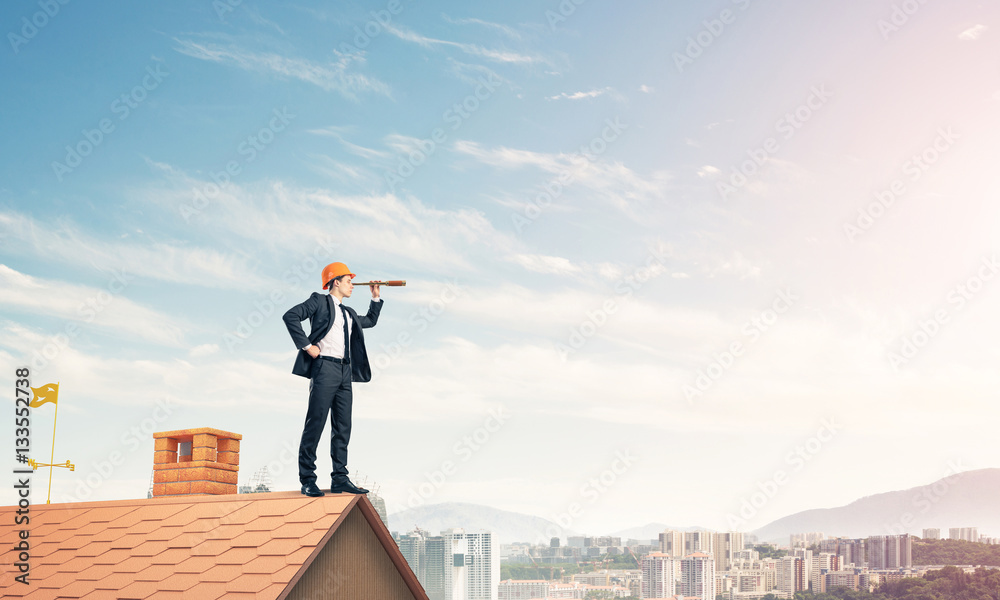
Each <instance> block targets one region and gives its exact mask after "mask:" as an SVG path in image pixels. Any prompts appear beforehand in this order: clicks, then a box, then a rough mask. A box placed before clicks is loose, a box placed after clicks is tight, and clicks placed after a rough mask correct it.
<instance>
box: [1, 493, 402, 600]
mask: <svg viewBox="0 0 1000 600" xmlns="http://www.w3.org/2000/svg"><path fill="white" fill-rule="evenodd" d="M361 502H364V503H366V504H367V503H368V500H367V499H365V498H363V497H361V496H354V495H350V494H330V495H327V496H324V497H321V498H309V497H306V496H303V495H302V494H300V493H298V492H277V493H270V494H243V495H235V494H234V495H225V496H182V497H164V498H152V499H148V500H121V501H113V502H87V503H71V504H50V505H38V506H32V507H31V512H30V518H31V522H30V524H29V525H28V526H27V527H28V529H29V531H30V537H29V538H28V540H29V542H30V544H31V550H30V552H31V561H30V564H31V571H30V576H29V581H30V582H31V585H30V586H26V585H24V584H21V583H19V582H17V581H15V580H14V575H16V574H17V573H16V569H14V568H13V566H12V565H11V563H12V562H14V561H13V560H11V559H10V557H11V556H13V554H12V553H11V552H9V551H5V552H4V563H5V564H4V574H3V577H2V579H0V596H2V597H4V598H29V599H30V598H55V597H59V598H81V599H82V598H87V599H90V598H134V599H145V598H155V599H156V600H162V599H169V598H181V597H182V596H183V597H185V598H198V599H199V600H211V599H215V598H255V599H262V600H275V599H277V598H278V596H279V595H280V594H281V593H282V592H283V591H284V590H286V588H289V584H293V583H295V582H296V581H298V579H299V578H300V577H301V576H302V574H303V573H304V572H305V570H306V568H308V567H309V565H310V564H311V562H312V560H313V559H314V558H315V556H316V555H317V554H318V553H319V550H320V549H321V547H322V545H323V544H325V543H326V541H327V540H329V539H330V536H331V535H332V534H333V532H334V531H335V530H336V527H337V526H338V525H339V524H340V523H341V522H342V520H343V518H344V517H345V516H346V515H347V513H348V511H350V510H351V509H353V508H354V507H355V505H356V504H358V503H361ZM368 506H370V504H369V505H368ZM16 508H17V507H11V506H7V507H0V524H2V525H0V547H2V548H7V549H10V548H13V547H14V546H16V545H17V543H18V533H19V530H20V528H21V526H16V525H13V523H14V513H15V510H16ZM362 512H363V513H364V512H367V511H364V510H363V511H362ZM370 514H372V515H374V509H372V510H371V511H370ZM374 518H375V519H376V520H377V517H374ZM379 528H380V529H381V531H376V533H377V535H378V536H379V539H380V540H381V541H382V542H383V545H385V544H386V543H387V542H386V540H387V539H388V543H391V542H392V540H391V538H387V537H386V536H388V532H387V531H385V530H384V527H382V526H381V524H379ZM396 555H398V556H396ZM390 556H393V560H394V562H396V561H398V560H402V555H400V554H399V551H398V550H397V549H393V552H390ZM397 566H398V563H397ZM57 591H58V593H57ZM110 591H114V592H115V593H113V594H112V593H110Z"/></svg>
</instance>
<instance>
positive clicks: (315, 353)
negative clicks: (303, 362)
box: [306, 344, 319, 358]
mask: <svg viewBox="0 0 1000 600" xmlns="http://www.w3.org/2000/svg"><path fill="white" fill-rule="evenodd" d="M306 354H308V355H309V356H311V357H313V358H318V357H319V346H317V345H315V344H314V345H312V346H308V347H307V348H306Z"/></svg>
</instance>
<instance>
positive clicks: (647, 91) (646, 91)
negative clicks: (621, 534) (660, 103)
mask: <svg viewBox="0 0 1000 600" xmlns="http://www.w3.org/2000/svg"><path fill="white" fill-rule="evenodd" d="M639 91H640V92H642V93H643V94H652V93H653V88H651V87H649V86H648V85H646V84H642V85H640V86H639Z"/></svg>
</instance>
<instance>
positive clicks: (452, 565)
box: [398, 529, 500, 600]
mask: <svg viewBox="0 0 1000 600" xmlns="http://www.w3.org/2000/svg"><path fill="white" fill-rule="evenodd" d="M398 544H399V549H400V551H401V552H402V554H403V557H404V558H406V562H407V563H408V564H409V565H410V568H411V569H412V570H413V572H414V574H416V576H417V579H418V580H419V581H420V584H421V585H422V586H423V587H424V590H425V591H426V592H427V596H428V597H429V598H430V599H431V600H497V593H498V591H497V590H498V586H499V583H500V553H499V549H498V547H497V544H496V541H495V539H494V537H493V534H492V533H491V532H483V533H466V532H465V531H464V530H462V529H448V530H446V531H444V532H442V533H441V535H437V536H431V535H428V534H427V532H426V531H421V530H416V531H412V532H410V533H409V534H406V535H403V536H400V537H399V540H398Z"/></svg>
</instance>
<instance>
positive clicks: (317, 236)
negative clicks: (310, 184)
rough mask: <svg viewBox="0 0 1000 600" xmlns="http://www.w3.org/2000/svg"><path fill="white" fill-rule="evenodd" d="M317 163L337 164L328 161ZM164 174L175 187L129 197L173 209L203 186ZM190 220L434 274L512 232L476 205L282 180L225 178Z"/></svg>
mask: <svg viewBox="0 0 1000 600" xmlns="http://www.w3.org/2000/svg"><path fill="white" fill-rule="evenodd" d="M414 140H415V138H408V137H406V136H395V137H394V138H393V142H392V145H393V146H394V147H395V148H396V149H397V150H400V151H403V150H405V149H406V148H407V147H409V146H408V145H409V144H411V143H415V142H414ZM319 166H324V164H323V163H321V164H320V165H319ZM325 166H326V167H328V168H338V167H337V166H336V165H333V164H329V163H327V164H326V165H325ZM333 175H335V174H334V173H331V176H333ZM342 176H345V177H346V176H349V173H344V174H343V175H342ZM170 177H171V178H172V179H173V180H174V181H175V182H176V184H177V188H179V189H178V190H177V191H164V190H163V189H159V188H155V189H148V190H143V191H140V192H138V193H137V194H136V196H139V197H144V198H145V199H146V200H147V201H148V202H154V203H157V204H160V205H162V206H165V207H168V208H170V209H171V210H175V208H174V207H176V206H178V205H179V204H181V203H190V202H191V201H192V193H193V192H192V191H191V190H194V189H203V188H204V186H205V185H207V184H208V182H207V181H200V180H198V179H195V178H192V177H190V176H188V175H187V174H185V173H182V172H179V171H176V170H173V171H171V172H170ZM198 218H199V223H198V224H199V226H200V227H203V228H206V229H210V230H212V231H215V232H217V235H221V234H224V233H231V234H234V235H237V236H239V237H242V238H245V239H249V240H254V241H255V242H257V243H258V244H259V245H260V246H261V247H265V248H271V249H273V250H274V251H278V250H280V251H284V252H291V253H293V254H294V255H299V254H301V253H303V252H306V253H308V252H309V248H312V247H315V246H316V245H317V244H320V245H321V246H323V248H327V247H332V248H378V251H379V261H380V262H382V264H385V265H386V267H387V268H398V267H400V266H406V265H413V266H417V267H418V268H420V269H425V268H430V269H431V270H432V271H434V272H436V273H445V272H453V271H454V270H455V269H459V270H462V271H468V270H470V269H471V268H472V264H473V261H471V260H470V259H471V258H473V256H474V255H475V252H476V251H479V252H482V253H483V254H489V255H495V254H496V253H497V252H498V251H499V252H500V253H501V254H506V253H507V252H509V251H510V249H511V248H512V247H513V245H514V239H513V237H512V234H505V233H501V232H499V231H497V230H496V229H495V228H494V227H493V225H492V224H491V223H490V221H489V220H488V219H487V218H486V217H485V215H484V214H483V213H481V212H480V211H478V210H474V209H470V208H458V209H453V210H442V209H437V208H434V207H431V206H428V205H425V204H424V203H422V202H421V201H420V200H418V199H416V198H405V199H402V198H399V197H397V196H396V195H394V194H383V195H364V194H359V195H342V194H338V193H335V192H333V191H330V190H328V189H324V188H302V187H298V186H294V185H290V184H286V183H283V182H262V183H259V184H256V185H251V186H238V185H236V184H230V185H228V186H226V193H225V194H219V195H218V196H217V197H216V198H215V199H213V201H212V203H211V205H210V206H208V207H207V208H206V209H205V210H203V211H202V212H201V214H200V215H199V217H198ZM303 240H306V242H305V244H303Z"/></svg>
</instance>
